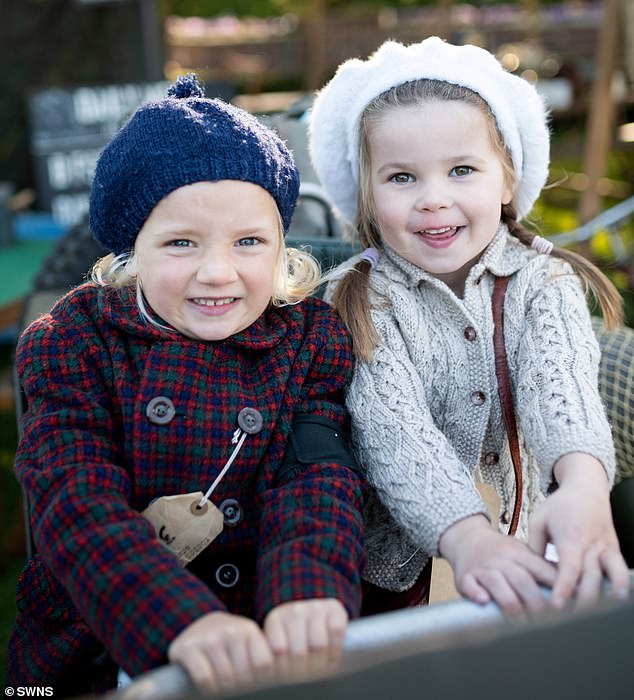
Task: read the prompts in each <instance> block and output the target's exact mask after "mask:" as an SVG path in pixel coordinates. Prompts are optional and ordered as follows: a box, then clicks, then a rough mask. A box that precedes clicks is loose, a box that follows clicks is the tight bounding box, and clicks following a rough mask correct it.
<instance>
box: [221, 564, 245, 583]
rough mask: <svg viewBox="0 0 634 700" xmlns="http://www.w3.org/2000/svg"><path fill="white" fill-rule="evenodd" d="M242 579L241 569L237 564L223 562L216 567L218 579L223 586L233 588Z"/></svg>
mask: <svg viewBox="0 0 634 700" xmlns="http://www.w3.org/2000/svg"><path fill="white" fill-rule="evenodd" d="M239 580H240V570H239V569H238V567H237V566H236V565H235V564H221V565H220V566H219V567H218V568H217V569H216V581H218V583H219V584H220V585H221V586H222V587H223V588H233V586H235V585H236V583H238V581H239Z"/></svg>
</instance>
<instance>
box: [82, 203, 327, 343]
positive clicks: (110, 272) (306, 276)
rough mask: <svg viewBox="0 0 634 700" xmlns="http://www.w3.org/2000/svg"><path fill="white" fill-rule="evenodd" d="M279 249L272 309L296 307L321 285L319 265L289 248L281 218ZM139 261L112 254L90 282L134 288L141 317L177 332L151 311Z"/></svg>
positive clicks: (97, 264) (130, 254)
mask: <svg viewBox="0 0 634 700" xmlns="http://www.w3.org/2000/svg"><path fill="white" fill-rule="evenodd" d="M278 233H279V249H278V254H277V258H276V260H275V271H274V275H275V277H274V281H273V295H272V297H271V304H272V305H273V306H286V305H288V304H297V303H298V302H300V301H302V300H303V299H305V298H306V297H307V296H310V295H311V294H313V292H315V290H316V289H317V287H319V285H320V284H321V267H320V265H319V262H318V261H317V260H316V259H315V258H314V257H313V256H312V255H311V254H310V253H308V252H307V251H305V250H299V249H297V248H287V247H286V244H285V242H284V229H283V225H282V220H281V217H279V215H278ZM136 265H137V258H136V254H135V253H134V251H133V250H131V251H129V252H127V253H121V254H120V255H115V254H114V253H109V254H108V255H106V256H104V257H103V258H100V259H99V260H97V261H96V262H95V264H94V265H93V267H92V269H91V271H90V279H91V280H92V281H93V282H94V283H95V284H98V285H99V286H101V287H113V288H122V287H135V288H136V302H137V307H138V309H139V312H140V314H141V316H142V317H143V318H144V319H145V320H146V321H148V322H149V323H151V324H152V325H153V326H156V327H157V328H160V329H161V330H164V331H168V332H170V333H175V332H176V331H175V330H174V329H173V328H172V327H170V326H166V325H165V324H163V323H160V322H159V321H158V320H157V319H156V318H155V317H154V316H153V315H152V314H151V312H150V311H149V309H148V307H147V304H146V301H145V296H144V294H143V289H142V286H141V283H140V281H139V279H138V276H137V273H136Z"/></svg>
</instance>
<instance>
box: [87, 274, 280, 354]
mask: <svg viewBox="0 0 634 700" xmlns="http://www.w3.org/2000/svg"><path fill="white" fill-rule="evenodd" d="M88 284H91V283H88ZM98 310H99V313H100V315H101V317H102V318H103V319H104V320H105V321H106V322H108V323H110V324H111V325H112V326H114V327H116V328H118V329H120V330H122V331H124V332H125V333H128V334H130V335H131V336H134V337H138V338H143V339H147V340H151V341H166V340H178V341H179V342H184V343H186V342H188V341H189V342H191V343H196V344H198V343H201V342H208V343H210V344H222V343H224V344H226V345H228V346H231V347H237V348H244V349H247V350H268V349H270V348H273V347H275V346H276V345H279V343H280V342H281V341H282V340H283V339H284V338H285V336H286V335H287V333H288V330H289V329H288V323H287V321H286V320H285V318H284V316H283V315H282V314H281V313H280V312H279V310H278V307H275V306H273V305H269V307H268V308H267V310H266V311H265V312H264V313H263V314H262V315H261V316H260V317H259V318H258V319H257V320H256V321H255V322H254V323H252V324H251V325H250V326H248V327H247V328H245V329H244V330H243V331H240V333H236V334H235V335H232V336H230V337H229V338H225V339H224V340H218V341H200V340H195V339H193V338H187V337H186V336H183V335H181V334H180V333H179V332H178V331H173V333H170V332H169V331H166V330H163V329H161V328H158V327H156V326H154V325H152V324H151V323H149V322H148V321H147V319H145V318H144V317H143V316H142V315H141V312H140V311H139V308H138V306H137V303H136V290H135V289H134V287H124V288H121V289H113V288H108V287H102V288H100V294H99V301H98Z"/></svg>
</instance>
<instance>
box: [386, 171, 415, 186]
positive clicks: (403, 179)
mask: <svg viewBox="0 0 634 700" xmlns="http://www.w3.org/2000/svg"><path fill="white" fill-rule="evenodd" d="M390 181H391V182H396V183H399V184H405V183H407V182H414V177H413V176H412V175H408V174H407V173H396V174H394V175H392V176H390Z"/></svg>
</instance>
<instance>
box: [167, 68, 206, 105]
mask: <svg viewBox="0 0 634 700" xmlns="http://www.w3.org/2000/svg"><path fill="white" fill-rule="evenodd" d="M167 96H168V97H178V98H179V99H184V98H186V97H204V96H205V91H204V90H203V89H202V86H201V84H200V83H199V82H198V78H197V77H196V74H195V73H187V75H181V76H180V77H178V78H177V79H176V82H175V83H174V85H171V86H170V87H169V88H168V89H167Z"/></svg>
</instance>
